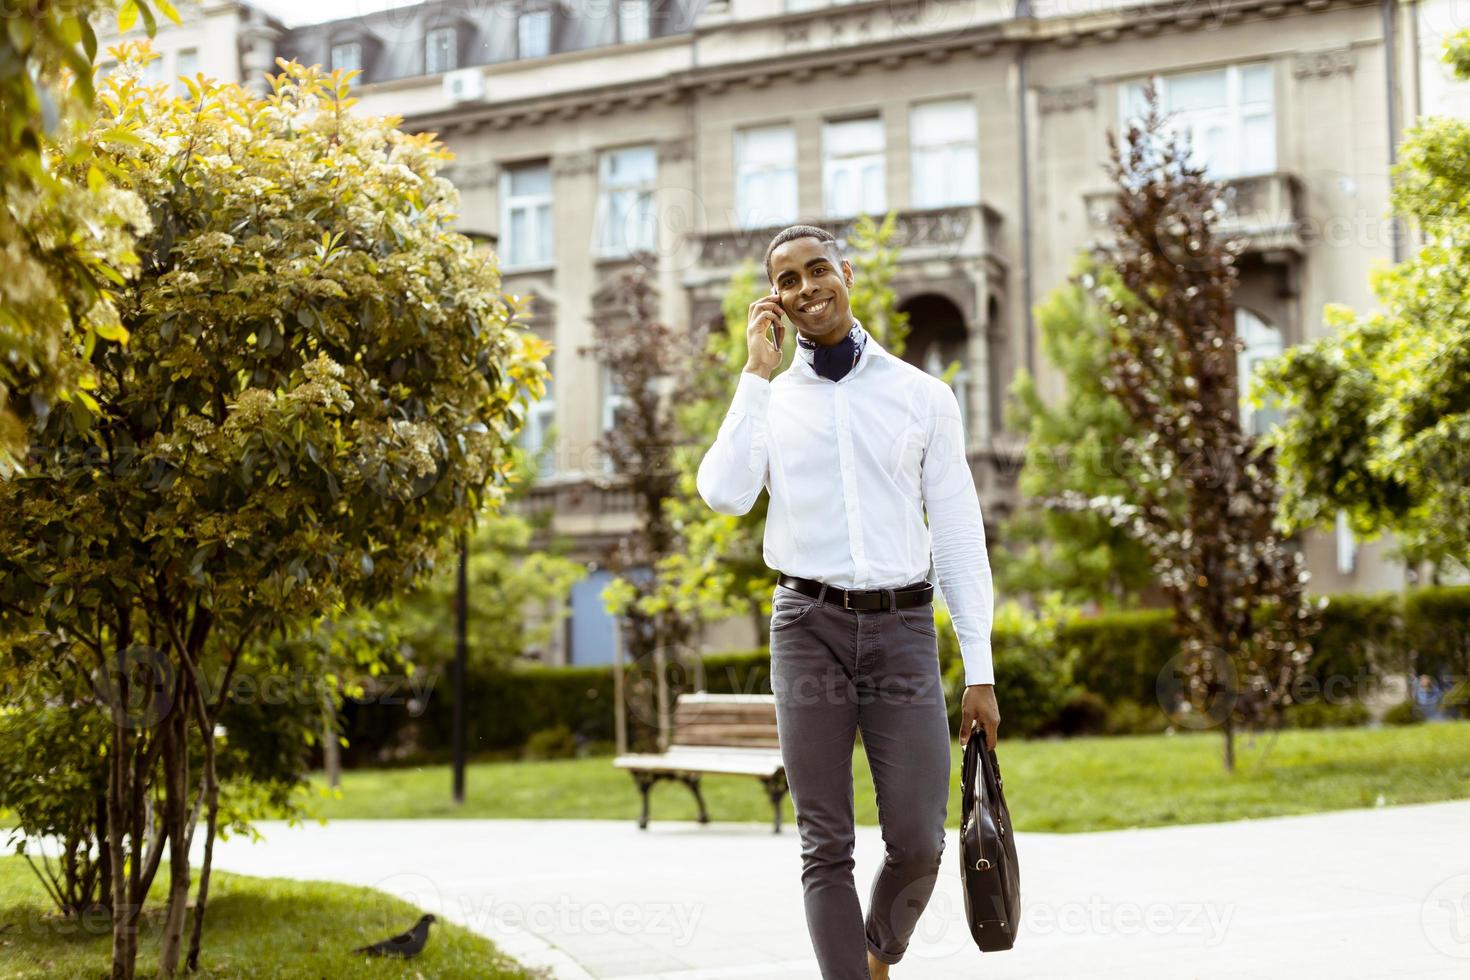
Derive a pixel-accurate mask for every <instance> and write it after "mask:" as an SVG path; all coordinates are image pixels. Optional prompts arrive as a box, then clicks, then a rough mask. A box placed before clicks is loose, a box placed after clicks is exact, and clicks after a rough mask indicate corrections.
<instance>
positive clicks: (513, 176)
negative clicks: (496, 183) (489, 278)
mask: <svg viewBox="0 0 1470 980" xmlns="http://www.w3.org/2000/svg"><path fill="white" fill-rule="evenodd" d="M500 200H501V202H502V204H501V211H500V228H501V236H502V239H501V240H502V244H503V247H502V249H501V258H502V260H504V262H505V264H506V266H507V267H512V266H538V265H550V264H551V261H552V241H551V167H550V165H549V164H547V163H544V162H542V163H532V164H523V165H520V166H515V167H507V168H506V170H505V173H504V174H503V175H502V176H501V178H500Z"/></svg>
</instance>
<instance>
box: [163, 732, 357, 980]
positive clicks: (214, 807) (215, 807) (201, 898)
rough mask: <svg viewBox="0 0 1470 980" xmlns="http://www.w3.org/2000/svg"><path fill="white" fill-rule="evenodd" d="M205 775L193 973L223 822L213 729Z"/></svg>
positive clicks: (190, 961)
mask: <svg viewBox="0 0 1470 980" xmlns="http://www.w3.org/2000/svg"><path fill="white" fill-rule="evenodd" d="M203 779H204V785H205V792H206V793H207V794H208V796H209V815H208V816H207V817H206V818H205V830H204V861H203V864H202V865H201V866H200V868H199V895H198V897H197V898H196V899H195V901H194V929H193V931H192V932H191V933H190V935H189V957H188V960H187V961H186V965H185V968H186V969H187V970H188V971H189V972H191V973H192V972H194V971H196V970H198V969H199V944H200V941H201V940H202V938H203V936H204V909H205V905H206V903H207V902H208V901H209V867H210V863H211V862H212V861H213V860H214V831H215V827H216V826H217V825H218V823H219V780H218V779H217V778H216V776H215V769H214V733H213V732H210V733H208V734H206V735H205V737H204V776H203ZM333 785H335V783H334V784H333Z"/></svg>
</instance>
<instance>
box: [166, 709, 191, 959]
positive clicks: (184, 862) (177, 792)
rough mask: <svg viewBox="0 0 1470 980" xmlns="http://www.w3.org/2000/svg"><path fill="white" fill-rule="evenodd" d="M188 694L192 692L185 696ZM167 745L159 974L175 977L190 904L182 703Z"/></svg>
mask: <svg viewBox="0 0 1470 980" xmlns="http://www.w3.org/2000/svg"><path fill="white" fill-rule="evenodd" d="M185 696H186V697H187V696H189V695H187V694H186V695H185ZM166 724H167V731H168V734H167V735H166V736H165V738H166V739H167V742H165V744H164V747H163V786H164V823H165V825H166V826H167V827H168V835H169V845H168V877H169V888H168V908H167V909H166V910H165V912H164V919H163V932H162V935H160V936H159V950H158V975H159V977H162V978H168V977H173V976H174V975H175V974H176V973H177V972H178V969H179V957H180V953H181V949H182V946H183V942H184V919H185V916H186V914H187V910H188V903H189V835H188V833H187V830H186V827H185V824H186V823H187V821H188V812H189V744H188V734H189V716H188V713H187V712H186V711H185V710H184V706H183V705H182V704H176V705H175V710H174V711H173V712H172V713H171V714H170V715H169V717H168V720H167V723H166Z"/></svg>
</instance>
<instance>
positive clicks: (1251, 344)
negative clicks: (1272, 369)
mask: <svg viewBox="0 0 1470 980" xmlns="http://www.w3.org/2000/svg"><path fill="white" fill-rule="evenodd" d="M1235 332H1236V333H1237V334H1238V335H1239V336H1240V338H1241V339H1242V340H1243V341H1245V344H1244V349H1243V350H1242V351H1240V353H1238V354H1237V355H1236V362H1235V363H1236V376H1237V378H1238V380H1237V382H1236V387H1237V388H1238V389H1239V395H1240V427H1241V429H1243V430H1244V431H1245V432H1247V433H1249V434H1250V435H1255V436H1259V435H1264V434H1265V433H1266V432H1268V431H1270V430H1271V429H1272V428H1273V427H1274V426H1276V425H1277V424H1278V423H1279V422H1280V421H1281V407H1280V405H1279V404H1278V403H1277V401H1276V399H1272V400H1271V401H1269V402H1267V403H1266V404H1265V405H1263V406H1262V407H1260V408H1254V407H1252V406H1251V404H1250V402H1249V400H1248V396H1249V394H1250V389H1251V380H1252V379H1253V378H1254V377H1255V371H1256V366H1257V365H1259V364H1262V363H1264V362H1266V361H1269V360H1271V359H1272V358H1276V357H1280V356H1281V331H1280V330H1277V329H1276V328H1275V327H1273V326H1270V325H1269V324H1267V323H1266V322H1265V321H1263V320H1262V319H1261V318H1260V317H1258V316H1256V315H1255V314H1254V313H1252V312H1251V311H1250V310H1247V309H1244V308H1243V307H1237V308H1236V310H1235Z"/></svg>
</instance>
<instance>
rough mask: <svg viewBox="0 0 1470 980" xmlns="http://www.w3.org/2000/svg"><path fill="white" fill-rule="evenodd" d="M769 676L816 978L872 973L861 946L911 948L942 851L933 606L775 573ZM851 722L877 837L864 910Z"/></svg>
mask: <svg viewBox="0 0 1470 980" xmlns="http://www.w3.org/2000/svg"><path fill="white" fill-rule="evenodd" d="M771 689H772V692H773V693H774V694H775V697H776V727H777V732H778V735H779V737H780V743H781V757H782V760H783V761H784V763H785V766H786V779H787V782H788V784H789V785H790V788H791V802H792V805H793V806H794V808H795V810H796V826H797V830H798V833H799V835H800V838H801V884H802V892H803V901H804V903H805V909H806V921H807V929H808V931H809V932H810V934H811V939H812V948H813V949H814V951H815V952H816V955H817V963H818V965H819V966H820V967H821V971H822V980H869V974H868V960H867V952H868V951H871V952H872V954H873V955H874V956H875V957H876V958H877V959H879V960H881V961H883V962H884V963H897V962H898V961H899V960H900V959H901V958H902V957H903V954H904V952H905V951H906V950H907V949H908V944H909V937H910V936H911V935H912V934H913V931H914V927H915V926H916V925H917V923H918V920H919V916H920V915H921V914H922V913H923V911H924V908H925V906H926V905H927V904H928V903H929V897H930V895H931V894H932V893H933V891H934V885H935V881H936V880H937V878H938V875H939V863H940V855H941V854H942V852H943V850H944V825H945V820H946V817H947V813H946V810H947V808H948V804H949V783H950V737H949V720H948V716H947V714H946V712H945V707H944V686H943V683H942V681H941V678H940V673H939V648H938V640H937V638H936V631H935V626H934V607H933V605H932V604H930V605H922V606H913V607H910V608H907V609H892V608H890V609H888V610H871V611H870V610H849V609H843V608H842V606H841V605H840V604H839V603H837V602H835V601H826V599H825V596H824V598H823V599H820V600H819V599H813V598H811V597H809V596H806V595H803V594H802V593H800V592H797V591H796V590H795V589H789V588H787V587H785V586H783V585H777V586H776V587H775V592H774V594H773V595H772V600H771ZM859 731H861V732H862V737H863V749H864V751H866V752H867V756H868V765H869V767H870V768H871V770H872V773H873V783H874V789H875V791H876V794H877V801H878V822H879V824H880V825H881V827H882V834H883V843H884V846H885V855H884V861H883V864H882V866H881V867H880V868H879V869H878V873H877V875H876V876H875V877H874V879H873V885H872V891H871V893H870V896H869V901H868V912H867V915H866V916H864V915H863V912H862V909H861V906H860V905H859V903H858V894H857V889H856V887H855V886H854V884H853V866H854V861H853V857H852V853H853V843H854V837H853V782H852V753H853V746H854V737H855V735H856V733H857V732H859ZM865 947H866V950H865Z"/></svg>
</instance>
